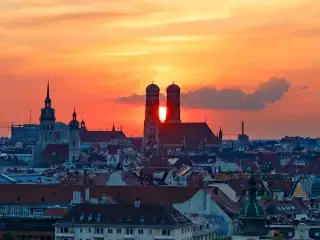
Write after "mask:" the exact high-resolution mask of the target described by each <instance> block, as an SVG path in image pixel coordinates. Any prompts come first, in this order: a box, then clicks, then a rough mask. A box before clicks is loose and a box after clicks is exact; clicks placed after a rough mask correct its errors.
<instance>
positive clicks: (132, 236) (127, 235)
mask: <svg viewBox="0 0 320 240" xmlns="http://www.w3.org/2000/svg"><path fill="white" fill-rule="evenodd" d="M135 238H136V237H135V236H134V235H133V234H126V235H124V239H125V240H132V239H135Z"/></svg>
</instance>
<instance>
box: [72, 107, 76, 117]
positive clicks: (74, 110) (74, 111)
mask: <svg viewBox="0 0 320 240" xmlns="http://www.w3.org/2000/svg"><path fill="white" fill-rule="evenodd" d="M72 118H73V120H77V113H76V107H74V109H73V114H72Z"/></svg>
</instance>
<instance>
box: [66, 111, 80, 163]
mask: <svg viewBox="0 0 320 240" xmlns="http://www.w3.org/2000/svg"><path fill="white" fill-rule="evenodd" d="M79 126H80V123H79V121H78V120H77V113H76V110H75V109H74V111H73V114H72V120H71V121H70V123H69V158H68V161H69V164H73V163H75V162H76V161H77V160H78V159H79V155H80V128H79Z"/></svg>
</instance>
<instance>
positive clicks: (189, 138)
mask: <svg viewBox="0 0 320 240" xmlns="http://www.w3.org/2000/svg"><path fill="white" fill-rule="evenodd" d="M184 139H185V140H186V147H187V148H188V147H190V148H198V147H199V146H200V145H201V143H202V145H203V146H204V145H205V141H206V142H207V144H215V145H217V144H219V142H220V140H219V138H217V137H216V136H215V135H214V134H213V132H212V131H211V129H210V128H209V126H208V125H207V124H206V123H161V124H160V125H159V141H160V143H161V144H182V142H183V141H184Z"/></svg>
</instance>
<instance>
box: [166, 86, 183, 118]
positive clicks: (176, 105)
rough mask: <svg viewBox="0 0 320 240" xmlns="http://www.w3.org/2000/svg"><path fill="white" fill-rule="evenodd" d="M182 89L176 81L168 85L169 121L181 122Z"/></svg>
mask: <svg viewBox="0 0 320 240" xmlns="http://www.w3.org/2000/svg"><path fill="white" fill-rule="evenodd" d="M180 91H181V90H180V87H179V86H178V85H176V84H174V83H173V84H171V85H170V86H168V87H167V118H166V122H167V123H181V118H180Z"/></svg>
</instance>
